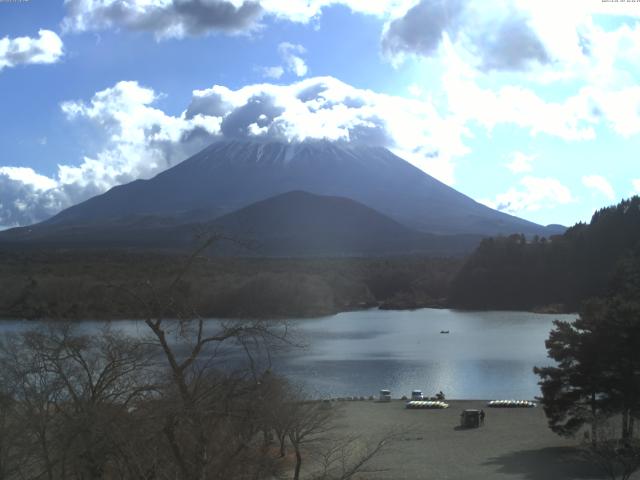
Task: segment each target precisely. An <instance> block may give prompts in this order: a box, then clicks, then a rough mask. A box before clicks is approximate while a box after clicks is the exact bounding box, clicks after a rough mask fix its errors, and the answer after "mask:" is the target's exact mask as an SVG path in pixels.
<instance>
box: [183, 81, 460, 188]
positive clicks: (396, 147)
mask: <svg viewBox="0 0 640 480" xmlns="http://www.w3.org/2000/svg"><path fill="white" fill-rule="evenodd" d="M196 115H201V116H205V117H208V116H215V117H216V118H218V119H220V132H221V134H222V135H225V136H228V137H229V136H231V137H237V136H247V135H262V136H272V137H276V138H281V139H285V140H287V141H296V140H304V139H306V138H326V139H330V140H338V139H341V140H350V141H356V142H365V143H368V144H374V145H382V146H385V147H388V148H390V149H391V150H393V151H394V152H396V153H398V154H400V155H401V156H402V157H403V158H406V159H407V160H409V161H410V162H412V163H414V164H415V165H416V166H418V167H419V168H422V169H423V170H425V171H427V172H428V173H430V174H432V175H434V176H436V177H438V178H439V179H441V180H443V181H445V182H447V183H452V182H453V170H454V169H453V162H454V159H455V158H456V157H459V156H461V155H464V154H466V153H467V152H468V149H467V147H466V146H465V145H464V144H463V141H462V137H463V136H464V135H465V134H466V130H465V128H464V125H461V124H459V123H458V122H457V121H456V120H455V119H452V118H445V117H442V116H441V115H440V114H439V113H438V112H437V110H436V108H435V107H434V105H433V104H432V102H431V101H430V100H421V99H407V98H404V97H398V96H392V95H386V94H380V93H375V92H372V91H370V90H361V89H357V88H354V87H352V86H350V85H347V84H345V83H343V82H341V81H339V80H336V79H335V78H332V77H316V78H309V79H305V80H302V81H299V82H297V83H294V84H291V85H271V84H258V85H249V86H246V87H243V88H241V89H238V90H231V89H228V88H226V87H223V86H220V85H217V86H214V87H212V88H210V89H207V90H198V91H195V92H194V97H193V100H192V103H191V105H190V107H189V108H188V109H187V111H186V113H185V117H186V118H193V117H195V116H196Z"/></svg>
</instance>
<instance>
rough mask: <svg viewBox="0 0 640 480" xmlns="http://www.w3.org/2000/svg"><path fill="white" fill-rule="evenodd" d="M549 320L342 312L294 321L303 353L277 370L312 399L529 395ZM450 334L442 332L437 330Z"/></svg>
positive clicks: (518, 315) (517, 315)
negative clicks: (388, 393) (417, 392)
mask: <svg viewBox="0 0 640 480" xmlns="http://www.w3.org/2000/svg"><path fill="white" fill-rule="evenodd" d="M556 318H559V319H563V320H571V319H573V318H575V316H574V315H539V314H532V313H527V312H461V311H454V310H433V309H423V310H415V311H402V312H396V311H391V312H389V311H379V310H369V311H364V312H347V313H342V314H339V315H335V316H332V317H326V318H321V319H313V320H299V321H296V322H294V323H295V325H296V327H297V329H298V331H299V332H300V334H301V335H302V337H303V338H304V342H305V344H306V345H307V348H306V349H305V350H304V352H303V353H302V354H301V353H300V352H290V353H289V354H288V355H286V356H283V357H280V358H278V359H277V362H276V363H277V367H278V368H279V370H280V371H282V372H283V373H285V374H286V375H287V376H289V377H290V378H292V379H294V380H296V381H299V382H301V383H304V384H306V385H307V386H308V387H309V388H310V389H312V390H313V391H314V393H315V394H316V395H318V396H327V397H328V396H331V397H335V396H347V395H358V396H359V395H371V394H375V393H376V392H377V391H378V390H380V389H381V388H390V389H391V390H392V392H393V394H394V395H395V396H400V395H403V394H404V395H408V394H409V392H410V391H411V390H412V389H415V388H419V389H422V390H423V392H424V393H425V394H429V395H433V394H435V393H436V392H438V391H440V390H442V391H443V392H444V393H445V394H446V395H447V396H448V397H450V398H475V399H488V398H533V397H534V396H537V395H539V389H538V386H537V377H536V376H535V375H533V373H532V368H533V366H534V365H544V364H548V363H549V360H548V359H547V357H546V350H545V347H544V341H545V339H546V338H547V336H548V334H549V330H550V329H551V328H552V321H553V320H554V319H556ZM443 330H444V331H447V330H448V331H449V332H450V333H449V334H441V333H440V332H441V331H443Z"/></svg>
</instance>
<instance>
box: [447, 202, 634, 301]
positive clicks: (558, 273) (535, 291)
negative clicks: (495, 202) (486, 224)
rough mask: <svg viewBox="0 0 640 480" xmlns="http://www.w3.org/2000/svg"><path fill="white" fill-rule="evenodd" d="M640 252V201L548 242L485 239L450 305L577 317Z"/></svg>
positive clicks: (625, 204)
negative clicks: (559, 312) (543, 311)
mask: <svg viewBox="0 0 640 480" xmlns="http://www.w3.org/2000/svg"><path fill="white" fill-rule="evenodd" d="M639 252H640V197H638V196H635V197H633V198H631V199H629V200H624V201H622V202H621V203H620V204H618V205H615V206H612V207H608V208H604V209H602V210H599V211H598V212H596V213H595V214H594V215H593V217H592V219H591V222H590V223H589V224H584V223H578V224H577V225H575V226H574V227H571V228H569V229H568V230H567V231H566V233H565V234H564V235H559V236H554V237H551V239H549V240H547V239H545V238H538V237H534V238H533V239H531V240H528V239H526V238H525V237H524V236H522V235H512V236H509V237H497V238H488V239H485V240H483V241H482V243H481V244H480V246H479V247H478V249H477V250H476V251H475V253H473V255H471V257H469V259H468V260H467V261H466V263H465V264H464V266H463V267H462V268H461V270H460V271H459V273H458V275H457V276H456V278H455V280H454V281H453V282H452V285H451V292H450V295H449V303H450V304H452V305H455V306H458V307H464V308H478V309H487V308H499V309H519V310H520V309H526V310H535V309H552V310H565V311H576V310H577V309H578V308H579V306H580V304H581V302H582V301H584V300H585V299H587V298H590V297H594V296H603V295H605V294H607V293H608V289H609V288H610V285H611V282H612V280H613V277H614V275H615V272H616V271H617V270H618V269H619V268H620V267H621V263H623V262H625V261H627V260H628V259H629V258H631V257H633V256H637V255H639Z"/></svg>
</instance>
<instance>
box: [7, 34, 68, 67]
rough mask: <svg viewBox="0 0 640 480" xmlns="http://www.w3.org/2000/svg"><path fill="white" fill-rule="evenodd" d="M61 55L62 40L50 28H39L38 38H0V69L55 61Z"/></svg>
mask: <svg viewBox="0 0 640 480" xmlns="http://www.w3.org/2000/svg"><path fill="white" fill-rule="evenodd" d="M62 55H63V44H62V40H61V39H60V37H59V36H58V35H57V34H56V33H55V32H52V31H50V30H40V31H39V32H38V38H31V37H17V38H9V37H4V38H0V70H2V69H3V68H9V67H15V66H17V65H30V64H39V63H41V64H46V63H56V62H57V61H58V60H60V58H61V57H62Z"/></svg>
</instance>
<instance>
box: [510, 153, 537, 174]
mask: <svg viewBox="0 0 640 480" xmlns="http://www.w3.org/2000/svg"><path fill="white" fill-rule="evenodd" d="M535 159H536V155H527V154H526V153H522V152H513V153H512V154H511V155H510V162H509V163H507V164H506V165H505V166H506V167H507V168H508V169H509V170H511V171H512V172H513V173H527V172H530V171H532V170H533V166H532V165H531V164H532V163H533V161H534V160H535Z"/></svg>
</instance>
